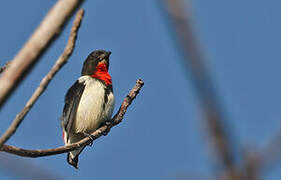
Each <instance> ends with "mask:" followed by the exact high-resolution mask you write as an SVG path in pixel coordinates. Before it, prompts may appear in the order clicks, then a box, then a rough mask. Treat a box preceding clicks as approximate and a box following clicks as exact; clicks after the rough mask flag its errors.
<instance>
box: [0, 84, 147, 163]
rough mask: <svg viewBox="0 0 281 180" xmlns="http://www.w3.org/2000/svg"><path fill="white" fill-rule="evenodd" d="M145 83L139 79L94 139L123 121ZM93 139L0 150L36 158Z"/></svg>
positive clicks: (98, 130)
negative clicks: (47, 147)
mask: <svg viewBox="0 0 281 180" xmlns="http://www.w3.org/2000/svg"><path fill="white" fill-rule="evenodd" d="M143 84H144V82H143V81H142V80H140V79H139V80H137V82H136V85H135V86H134V87H133V88H132V89H131V91H130V92H129V94H128V95H127V96H126V98H125V99H124V101H123V103H122V104H121V106H120V108H119V110H118V112H117V113H116V114H115V116H114V117H113V118H112V119H111V120H110V121H109V123H108V124H105V125H103V126H101V127H100V128H99V129H97V130H96V131H95V132H93V133H92V136H93V140H96V139H97V138H99V137H100V136H102V135H103V134H104V133H105V132H108V131H109V130H110V129H111V128H112V127H113V126H116V125H117V124H119V123H120V122H122V120H123V118H124V115H125V113H126V111H127V108H128V107H129V105H130V104H131V103H132V101H133V100H134V99H135V98H136V96H137V95H138V93H139V91H140V89H141V88H142V86H143ZM91 141H92V140H91V139H90V138H89V137H86V138H84V139H82V140H81V141H79V142H77V143H74V144H71V145H68V146H61V147H58V148H54V149H39V150H29V149H22V148H19V147H15V146H9V145H3V146H2V148H0V151H4V152H7V153H11V154H15V155H18V156H24V157H32V158H36V157H42V156H51V155H55V154H61V153H65V152H69V151H72V150H74V149H77V148H79V147H81V146H84V145H86V144H89V143H90V142H91Z"/></svg>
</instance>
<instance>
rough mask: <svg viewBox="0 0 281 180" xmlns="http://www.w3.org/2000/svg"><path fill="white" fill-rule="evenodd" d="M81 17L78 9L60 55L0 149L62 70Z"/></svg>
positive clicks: (11, 126)
mask: <svg viewBox="0 0 281 180" xmlns="http://www.w3.org/2000/svg"><path fill="white" fill-rule="evenodd" d="M83 15H84V10H83V9H80V10H79V11H78V12H77V15H76V18H75V20H74V22H73V26H72V28H71V32H70V36H69V39H68V42H67V44H66V47H65V49H64V51H63V53H62V55H61V56H60V57H59V58H58V60H57V61H56V63H55V64H54V66H53V67H52V68H51V70H50V71H49V73H48V74H47V75H46V76H45V77H44V78H43V79H42V80H41V82H40V84H39V86H38V87H37V88H36V90H35V91H34V93H33V94H32V96H31V98H30V99H29V100H28V101H27V103H26V104H25V106H24V108H23V109H22V110H21V112H20V113H19V114H17V116H16V117H15V119H14V120H13V122H12V124H11V125H10V127H9V128H8V129H7V130H6V132H5V133H4V134H3V135H2V137H1V138H0V147H1V146H2V145H3V144H4V143H5V142H6V141H7V140H8V139H9V138H10V137H11V136H12V135H13V134H14V133H15V132H16V130H17V128H18V127H19V125H20V124H21V122H22V121H23V119H24V117H25V116H26V114H27V113H28V112H29V111H30V109H31V108H32V106H33V105H34V103H35V102H36V101H37V99H38V98H39V97H40V95H41V94H42V93H43V92H44V91H45V89H46V88H47V86H48V85H49V83H50V81H51V80H52V79H53V77H54V76H55V75H56V73H57V72H58V71H59V70H60V69H61V68H62V66H63V65H64V64H65V63H66V62H67V60H68V58H69V57H70V56H71V54H72V52H73V50H74V48H75V42H76V38H77V32H78V30H79V27H80V24H81V21H82V18H83Z"/></svg>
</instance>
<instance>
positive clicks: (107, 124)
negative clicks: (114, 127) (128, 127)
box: [102, 121, 111, 136]
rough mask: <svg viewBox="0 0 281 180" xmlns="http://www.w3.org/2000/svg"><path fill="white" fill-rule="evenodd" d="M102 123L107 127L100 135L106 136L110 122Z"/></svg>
mask: <svg viewBox="0 0 281 180" xmlns="http://www.w3.org/2000/svg"><path fill="white" fill-rule="evenodd" d="M103 125H106V126H107V128H106V129H105V131H104V132H102V135H104V136H107V134H108V133H109V131H110V128H111V122H109V121H106V122H104V123H103Z"/></svg>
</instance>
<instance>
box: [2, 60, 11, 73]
mask: <svg viewBox="0 0 281 180" xmlns="http://www.w3.org/2000/svg"><path fill="white" fill-rule="evenodd" d="M9 64H10V61H8V62H6V63H5V65H4V66H2V67H0V74H1V73H2V72H3V71H4V70H5V69H6V68H7V67H8V65H9Z"/></svg>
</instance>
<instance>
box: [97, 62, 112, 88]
mask: <svg viewBox="0 0 281 180" xmlns="http://www.w3.org/2000/svg"><path fill="white" fill-rule="evenodd" d="M92 77H93V78H97V79H100V80H102V81H103V82H105V84H106V85H111V84H112V80H111V76H110V75H109V73H108V71H107V67H106V64H105V63H99V64H98V65H97V67H96V71H95V72H94V74H93V75H92Z"/></svg>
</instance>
